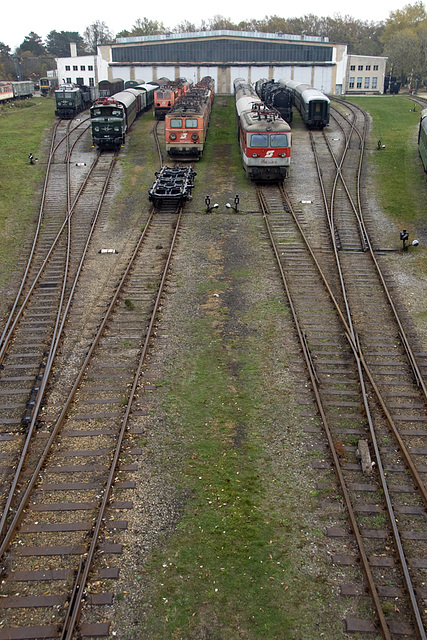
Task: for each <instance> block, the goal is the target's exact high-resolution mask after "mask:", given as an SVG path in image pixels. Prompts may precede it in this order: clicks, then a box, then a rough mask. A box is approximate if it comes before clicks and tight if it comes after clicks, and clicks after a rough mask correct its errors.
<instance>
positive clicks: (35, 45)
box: [16, 31, 46, 56]
mask: <svg viewBox="0 0 427 640" xmlns="http://www.w3.org/2000/svg"><path fill="white" fill-rule="evenodd" d="M16 52H17V54H18V55H22V54H23V53H25V52H29V53H32V54H33V55H34V56H42V55H43V54H45V53H46V49H45V47H44V45H43V42H42V39H41V38H40V36H38V35H37V33H34V31H31V32H30V33H29V34H28V36H25V38H24V41H23V42H22V44H20V45H19V47H18V48H17V50H16Z"/></svg>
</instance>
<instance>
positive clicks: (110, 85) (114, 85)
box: [98, 78, 125, 98]
mask: <svg viewBox="0 0 427 640" xmlns="http://www.w3.org/2000/svg"><path fill="white" fill-rule="evenodd" d="M124 88H125V83H124V80H122V79H121V78H114V79H113V80H100V82H99V83H98V89H99V97H100V98H107V97H108V96H113V95H114V94H115V93H119V91H123V89H124Z"/></svg>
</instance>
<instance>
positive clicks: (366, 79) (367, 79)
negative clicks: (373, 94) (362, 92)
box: [365, 78, 369, 89]
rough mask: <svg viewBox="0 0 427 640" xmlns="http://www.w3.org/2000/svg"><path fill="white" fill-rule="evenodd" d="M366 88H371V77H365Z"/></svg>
mask: <svg viewBox="0 0 427 640" xmlns="http://www.w3.org/2000/svg"><path fill="white" fill-rule="evenodd" d="M365 89H369V78H365Z"/></svg>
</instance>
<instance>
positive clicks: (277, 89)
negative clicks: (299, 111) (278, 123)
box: [255, 78, 293, 124]
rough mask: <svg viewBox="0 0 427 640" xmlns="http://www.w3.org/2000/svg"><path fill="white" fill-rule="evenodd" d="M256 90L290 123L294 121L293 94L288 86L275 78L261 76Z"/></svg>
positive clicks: (262, 98)
mask: <svg viewBox="0 0 427 640" xmlns="http://www.w3.org/2000/svg"><path fill="white" fill-rule="evenodd" d="M255 91H256V92H257V94H258V95H259V97H260V98H261V100H262V101H263V102H264V103H265V104H266V105H267V106H268V107H271V108H272V109H277V111H278V112H279V113H280V115H281V116H282V118H283V120H286V122H287V123H288V124H291V122H292V116H293V111H292V94H291V92H290V91H289V89H288V88H287V87H284V86H283V85H281V84H279V82H276V81H275V80H267V79H266V78H261V79H260V80H258V81H257V82H256V83H255Z"/></svg>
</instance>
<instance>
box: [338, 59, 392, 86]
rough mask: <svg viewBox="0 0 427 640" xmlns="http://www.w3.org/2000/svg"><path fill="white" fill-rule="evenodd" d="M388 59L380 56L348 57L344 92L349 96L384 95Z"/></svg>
mask: <svg viewBox="0 0 427 640" xmlns="http://www.w3.org/2000/svg"><path fill="white" fill-rule="evenodd" d="M386 64H387V58H383V57H380V56H359V55H354V54H352V55H348V56H347V70H346V74H345V88H344V92H345V93H346V94H348V95H351V94H352V93H358V94H361V93H362V94H363V93H364V94H379V93H384V79H385V72H386Z"/></svg>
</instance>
